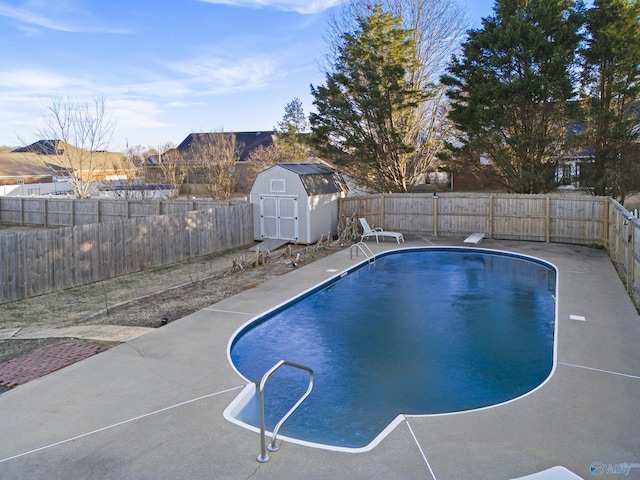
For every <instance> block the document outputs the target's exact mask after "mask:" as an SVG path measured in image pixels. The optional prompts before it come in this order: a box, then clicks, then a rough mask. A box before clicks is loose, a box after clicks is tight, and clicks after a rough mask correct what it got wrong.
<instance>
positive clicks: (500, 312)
mask: <svg viewBox="0 0 640 480" xmlns="http://www.w3.org/2000/svg"><path fill="white" fill-rule="evenodd" d="M555 292H556V272H555V269H554V268H553V267H552V266H551V265H549V264H546V263H544V262H542V261H539V260H535V259H531V258H528V257H520V256H515V255H511V254H506V253H504V252H495V251H488V250H478V249H457V248H447V249H443V248H428V249H403V250H398V251H395V252H389V253H387V254H383V255H382V256H381V257H379V258H377V259H376V261H375V263H374V264H372V265H364V266H361V267H359V268H356V269H353V270H352V271H350V272H349V273H348V274H347V275H343V276H342V277H338V278H337V279H334V280H332V281H330V282H328V283H327V284H325V285H322V286H320V287H318V288H317V289H314V290H313V291H312V292H309V293H308V294H306V295H303V296H301V297H300V298H297V299H295V300H294V301H292V302H291V303H289V304H287V305H285V306H283V307H280V308H278V309H276V310H275V311H272V312H270V313H268V314H266V315H265V316H263V317H261V318H259V319H257V320H255V321H254V322H252V323H250V324H249V325H247V326H245V327H244V328H243V329H241V330H240V331H239V332H238V333H237V335H236V336H235V337H234V339H233V340H232V342H231V347H230V357H231V360H232V362H233V364H234V366H235V367H236V369H237V370H238V371H239V372H240V373H241V374H242V375H243V376H244V377H245V378H247V379H248V380H250V381H252V382H259V381H260V378H261V377H262V375H263V374H264V373H265V372H266V371H267V370H268V369H269V368H271V367H272V366H273V365H274V364H275V363H276V362H278V361H279V360H283V359H284V360H288V361H292V362H296V363H301V364H304V365H307V366H309V367H311V368H312V369H313V370H314V373H315V386H314V389H313V392H312V393H311V395H310V396H309V398H308V399H307V400H306V401H305V402H304V403H303V404H302V406H301V407H300V408H299V409H298V410H297V411H296V413H295V414H294V415H293V416H292V417H291V418H290V419H289V420H288V421H287V422H286V423H285V424H284V425H283V427H282V429H281V431H280V432H281V435H284V436H287V437H291V438H295V439H299V440H303V441H307V442H313V443H319V444H325V445H334V446H338V447H346V448H362V447H364V446H366V445H368V444H369V443H370V442H371V441H372V440H373V439H374V438H375V437H376V436H378V435H379V434H380V433H381V432H382V431H383V430H384V429H385V427H387V425H389V423H390V422H392V421H393V419H394V418H396V417H397V416H398V415H399V414H416V415H418V414H438V413H449V412H458V411H463V410H469V409H476V408H481V407H486V406H490V405H495V404H498V403H502V402H505V401H508V400H511V399H514V398H516V397H519V396H521V395H524V394H526V393H527V392H530V391H531V390H533V389H534V388H536V387H537V386H539V385H540V384H541V383H542V382H544V380H545V379H546V378H547V377H548V376H549V375H550V373H551V371H552V368H553V361H554V332H555ZM307 378H308V375H307V374H306V372H300V371H297V370H295V369H291V368H286V367H285V368H282V369H280V370H279V371H278V372H277V373H276V374H275V375H274V376H273V377H272V378H271V380H270V381H269V382H268V384H267V386H266V389H265V411H266V428H267V430H271V429H272V428H273V427H274V425H275V423H276V422H277V421H278V420H279V419H280V417H281V416H282V415H283V414H284V413H285V412H286V411H287V410H288V409H289V408H290V407H291V405H293V404H294V403H295V402H296V401H297V399H298V398H299V397H300V396H301V395H302V393H303V392H304V391H305V389H306V387H307ZM239 420H241V421H242V422H245V423H248V424H250V425H254V426H257V425H258V424H259V423H258V422H259V415H258V408H257V401H256V399H255V398H254V399H253V400H252V401H250V402H249V404H248V405H247V406H246V407H245V408H244V409H243V410H242V412H241V413H240V415H239Z"/></svg>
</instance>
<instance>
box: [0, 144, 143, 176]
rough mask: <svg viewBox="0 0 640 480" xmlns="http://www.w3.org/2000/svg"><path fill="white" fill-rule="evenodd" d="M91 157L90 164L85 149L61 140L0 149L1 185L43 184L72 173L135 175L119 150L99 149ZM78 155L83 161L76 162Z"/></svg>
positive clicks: (86, 174) (84, 174)
mask: <svg viewBox="0 0 640 480" xmlns="http://www.w3.org/2000/svg"><path fill="white" fill-rule="evenodd" d="M90 157H91V161H90V163H91V164H90V165H89V164H88V163H89V162H88V160H86V159H87V158H88V156H87V152H82V150H79V149H78V148H76V147H74V146H73V145H69V144H66V143H64V142H62V141H60V140H40V141H37V142H35V143H32V144H31V145H27V146H25V147H20V148H16V149H15V150H13V151H11V152H7V153H0V185H17V184H35V183H39V184H45V183H52V182H57V181H64V180H65V179H68V178H69V177H70V176H73V175H76V176H78V177H79V178H81V179H82V180H83V181H90V182H97V181H105V180H115V179H122V178H131V177H132V176H135V171H133V170H132V169H129V168H128V167H127V165H126V162H125V159H124V156H123V155H122V154H121V153H115V152H106V151H99V152H92V154H91V156H90ZM80 158H84V159H85V160H83V161H84V165H81V164H79V160H78V159H80Z"/></svg>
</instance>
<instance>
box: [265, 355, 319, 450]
mask: <svg viewBox="0 0 640 480" xmlns="http://www.w3.org/2000/svg"><path fill="white" fill-rule="evenodd" d="M285 365H286V366H289V367H293V368H298V369H300V370H305V371H306V372H308V373H309V386H308V387H307V391H306V392H305V393H304V395H302V396H301V397H300V399H299V400H298V401H297V402H296V403H295V405H293V407H291V409H290V410H289V411H288V412H287V413H285V414H284V416H283V417H282V418H281V419H280V421H279V422H278V423H277V424H276V426H275V428H274V429H273V433H272V435H271V443H270V444H269V446H268V447H267V445H266V439H265V437H266V434H265V427H264V387H265V385H266V383H267V380H269V377H271V375H272V374H273V373H275V371H276V370H278V369H279V368H280V367H283V366H285ZM313 378H314V375H313V370H312V369H311V368H309V367H307V366H305V365H302V364H300V363H295V362H289V361H287V360H280V361H279V362H278V363H276V364H275V365H274V366H273V367H271V368H270V369H269V370H267V371H266V372H265V374H264V375H263V376H262V379H261V380H260V384H259V387H258V400H259V402H260V455H258V461H259V462H260V463H264V462H267V461H269V454H268V453H267V448H268V449H269V451H270V452H275V451H276V450H278V448H280V447H279V446H278V445H277V444H276V436H277V435H278V431H279V430H280V427H281V426H282V424H283V423H284V422H285V421H286V420H287V419H288V418H289V417H290V416H291V414H292V413H293V412H294V411H295V410H296V409H297V408H298V407H299V406H300V404H301V403H302V402H303V401H304V400H305V399H306V398H307V397H308V396H309V394H310V393H311V390H312V389H313Z"/></svg>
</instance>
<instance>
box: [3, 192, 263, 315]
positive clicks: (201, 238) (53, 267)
mask: <svg viewBox="0 0 640 480" xmlns="http://www.w3.org/2000/svg"><path fill="white" fill-rule="evenodd" d="M252 241H253V221H252V211H251V205H250V204H248V203H245V204H242V205H230V206H226V207H219V208H215V209H209V210H207V211H195V212H187V213H180V214H173V215H162V216H158V215H156V216H148V217H144V218H133V219H129V220H118V221H112V222H106V223H93V224H90V225H78V226H75V227H64V228H55V229H42V230H35V231H27V232H17V233H10V234H5V235H0V303H6V302H11V301H15V300H19V299H23V298H29V297H33V296H36V295H41V294H44V293H50V292H54V291H58V290H62V289H65V288H70V287H76V286H80V285H86V284H88V283H92V282H97V281H100V280H105V279H108V278H113V277H117V276H120V275H127V274H130V273H135V272H139V271H142V270H145V269H149V268H153V267H158V266H161V265H169V264H172V263H177V262H182V261H185V260H187V259H189V258H192V257H198V256H202V255H208V254H211V253H215V252H219V251H223V250H228V249H231V248H235V247H239V246H242V245H247V244H248V243H251V242H252Z"/></svg>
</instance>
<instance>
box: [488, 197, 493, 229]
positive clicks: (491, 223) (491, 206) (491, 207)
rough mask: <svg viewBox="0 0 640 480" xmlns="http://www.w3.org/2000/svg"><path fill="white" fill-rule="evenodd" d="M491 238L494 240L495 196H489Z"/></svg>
mask: <svg viewBox="0 0 640 480" xmlns="http://www.w3.org/2000/svg"><path fill="white" fill-rule="evenodd" d="M489 238H490V239H493V194H491V195H489Z"/></svg>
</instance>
